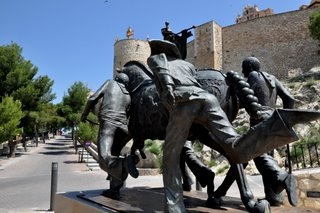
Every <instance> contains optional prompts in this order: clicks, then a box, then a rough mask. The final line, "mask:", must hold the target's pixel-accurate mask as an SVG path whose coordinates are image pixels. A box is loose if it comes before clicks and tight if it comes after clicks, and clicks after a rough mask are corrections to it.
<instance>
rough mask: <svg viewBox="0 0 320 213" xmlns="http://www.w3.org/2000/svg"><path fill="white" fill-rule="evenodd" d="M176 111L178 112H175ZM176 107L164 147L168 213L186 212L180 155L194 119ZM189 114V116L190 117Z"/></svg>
mask: <svg viewBox="0 0 320 213" xmlns="http://www.w3.org/2000/svg"><path fill="white" fill-rule="evenodd" d="M175 109H176V110H175ZM187 109H190V108H184V107H179V105H178V106H176V107H175V108H174V109H173V111H172V112H171V113H170V118H169V123H168V126H167V128H166V138H165V142H164V145H163V184H164V191H165V196H166V207H165V208H166V211H167V212H173V213H180V212H186V209H185V206H184V202H183V190H182V181H181V179H182V178H181V170H180V165H179V161H180V154H177V153H181V151H182V148H183V145H184V143H185V141H186V140H187V137H188V134H189V129H190V126H191V122H192V118H191V116H192V115H190V114H191V112H190V111H188V110H187ZM188 114H189V115H188ZM187 115H188V116H187Z"/></svg>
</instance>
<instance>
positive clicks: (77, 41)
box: [0, 0, 311, 103]
mask: <svg viewBox="0 0 320 213" xmlns="http://www.w3.org/2000/svg"><path fill="white" fill-rule="evenodd" d="M310 2H311V0H255V1H251V0H222V1H218V0H197V1H196V0H194V1H190V0H162V1H152V0H107V1H106V0H1V1H0V21H1V27H0V45H8V44H10V43H11V42H16V43H17V44H18V45H19V46H20V47H22V48H23V52H22V56H23V57H24V58H25V59H26V60H30V61H31V62H32V63H33V65H35V66H36V67H38V75H47V76H49V78H50V79H52V80H54V86H53V92H54V93H56V95H57V99H56V100H55V101H54V103H58V102H61V100H62V97H63V96H64V94H67V90H68V88H69V87H70V86H71V85H72V84H74V83H75V82H76V81H81V82H83V83H85V84H86V85H87V86H88V87H89V88H91V89H92V90H93V91H95V90H96V89H98V88H99V86H100V85H101V84H102V83H103V82H104V81H105V80H106V79H112V70H113V58H114V49H113V48H114V42H115V39H116V38H119V39H124V38H126V30H127V29H128V27H129V26H130V27H132V28H133V30H134V36H133V38H136V39H146V38H147V37H149V38H150V39H162V35H161V32H160V30H161V28H162V27H164V23H165V21H168V22H169V23H170V27H171V29H172V30H173V31H174V32H179V31H180V30H182V29H185V28H188V27H191V26H192V25H195V26H197V25H201V24H204V23H206V22H208V21H215V22H217V23H218V24H220V25H221V26H223V27H224V26H229V25H232V24H234V23H235V18H236V16H237V15H238V14H241V13H242V9H243V7H244V6H245V5H248V4H249V5H252V6H253V5H254V4H256V5H257V6H258V7H259V9H260V10H263V9H266V8H272V9H273V10H274V12H275V13H282V12H287V11H292V10H298V9H299V7H300V6H301V5H303V4H309V3H310ZM253 30H254V29H253ZM191 39H192V38H191Z"/></svg>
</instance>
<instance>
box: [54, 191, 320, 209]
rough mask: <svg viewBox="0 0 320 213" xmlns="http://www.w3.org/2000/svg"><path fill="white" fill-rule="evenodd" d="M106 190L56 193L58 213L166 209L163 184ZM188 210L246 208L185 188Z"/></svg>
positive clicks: (234, 201)
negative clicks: (216, 202) (217, 203)
mask: <svg viewBox="0 0 320 213" xmlns="http://www.w3.org/2000/svg"><path fill="white" fill-rule="evenodd" d="M102 191H103V190H93V191H85V192H67V193H59V194H57V195H56V200H55V209H54V210H55V213H87V212H90V213H102V212H157V213H160V212H164V204H165V199H164V193H163V188H146V187H136V188H130V189H128V188H125V189H123V190H122V191H121V198H120V200H112V199H110V198H107V197H104V196H102V195H101V193H102ZM184 198H185V206H186V208H187V211H188V212H215V213H226V212H231V213H240V212H247V210H246V209H245V207H244V206H243V205H242V202H241V200H240V199H239V198H234V197H224V198H223V207H222V208H221V209H210V208H207V207H206V206H205V201H206V199H207V195H206V193H204V192H199V191H191V192H184ZM272 212H273V213H280V212H281V213H282V212H287V213H307V212H308V213H315V212H318V210H317V211H316V210H312V209H303V208H295V207H287V206H281V207H272Z"/></svg>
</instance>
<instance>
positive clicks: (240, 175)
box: [231, 164, 271, 213]
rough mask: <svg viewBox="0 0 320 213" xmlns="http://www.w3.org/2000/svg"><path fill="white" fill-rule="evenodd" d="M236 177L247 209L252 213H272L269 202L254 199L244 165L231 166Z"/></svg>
mask: <svg viewBox="0 0 320 213" xmlns="http://www.w3.org/2000/svg"><path fill="white" fill-rule="evenodd" d="M231 168H233V170H234V174H235V176H236V181H237V184H238V187H239V191H240V196H241V200H242V202H243V204H244V205H245V207H246V209H247V210H248V211H249V212H252V213H267V212H271V209H270V204H269V202H268V201H267V200H258V201H257V202H255V201H254V199H253V193H252V191H251V189H250V188H249V184H248V181H247V177H246V175H245V173H244V169H243V165H242V164H233V165H232V166H231Z"/></svg>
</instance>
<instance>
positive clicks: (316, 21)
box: [309, 9, 320, 41]
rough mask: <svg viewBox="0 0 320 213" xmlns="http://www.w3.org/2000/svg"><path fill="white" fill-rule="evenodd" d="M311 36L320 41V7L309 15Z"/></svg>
mask: <svg viewBox="0 0 320 213" xmlns="http://www.w3.org/2000/svg"><path fill="white" fill-rule="evenodd" d="M309 30H310V34H311V37H312V38H314V39H316V40H318V41H320V9H316V10H314V11H313V12H312V13H311V15H310V17H309Z"/></svg>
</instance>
